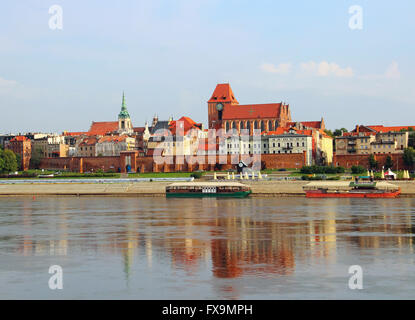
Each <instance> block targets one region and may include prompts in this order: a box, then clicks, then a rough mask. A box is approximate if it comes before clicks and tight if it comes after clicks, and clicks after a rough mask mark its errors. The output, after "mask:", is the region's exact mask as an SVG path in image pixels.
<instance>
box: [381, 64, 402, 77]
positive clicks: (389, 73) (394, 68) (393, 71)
mask: <svg viewBox="0 0 415 320" xmlns="http://www.w3.org/2000/svg"><path fill="white" fill-rule="evenodd" d="M400 77H401V73H400V72H399V67H398V63H397V62H396V61H392V63H391V65H390V66H389V67H388V68H387V69H386V72H385V78H387V79H399V78H400Z"/></svg>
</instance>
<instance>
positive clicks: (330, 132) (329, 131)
mask: <svg viewBox="0 0 415 320" xmlns="http://www.w3.org/2000/svg"><path fill="white" fill-rule="evenodd" d="M324 132H325V133H326V134H327V135H329V136H330V137H332V138H333V137H334V135H333V132H332V131H331V130H329V129H326V130H324Z"/></svg>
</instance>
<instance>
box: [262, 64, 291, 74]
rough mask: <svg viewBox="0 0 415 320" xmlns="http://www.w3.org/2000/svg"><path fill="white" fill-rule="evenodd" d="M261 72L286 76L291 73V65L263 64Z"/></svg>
mask: <svg viewBox="0 0 415 320" xmlns="http://www.w3.org/2000/svg"><path fill="white" fill-rule="evenodd" d="M261 70H262V71H265V72H269V73H277V74H288V73H290V71H291V63H280V64H279V65H278V66H275V65H273V64H272V63H264V64H262V65H261Z"/></svg>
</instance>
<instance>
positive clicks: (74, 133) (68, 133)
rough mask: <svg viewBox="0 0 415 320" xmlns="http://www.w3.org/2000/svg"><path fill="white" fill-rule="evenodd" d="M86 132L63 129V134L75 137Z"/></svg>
mask: <svg viewBox="0 0 415 320" xmlns="http://www.w3.org/2000/svg"><path fill="white" fill-rule="evenodd" d="M87 133H88V132H67V131H64V132H63V135H64V136H71V137H76V136H82V135H83V134H87Z"/></svg>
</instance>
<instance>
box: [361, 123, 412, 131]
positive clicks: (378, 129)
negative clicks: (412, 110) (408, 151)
mask: <svg viewBox="0 0 415 320" xmlns="http://www.w3.org/2000/svg"><path fill="white" fill-rule="evenodd" d="M367 127H368V128H370V129H373V130H376V131H377V132H392V131H394V132H399V131H401V130H403V129H404V130H408V129H409V128H412V129H414V130H415V126H395V127H384V126H382V125H378V126H367Z"/></svg>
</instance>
